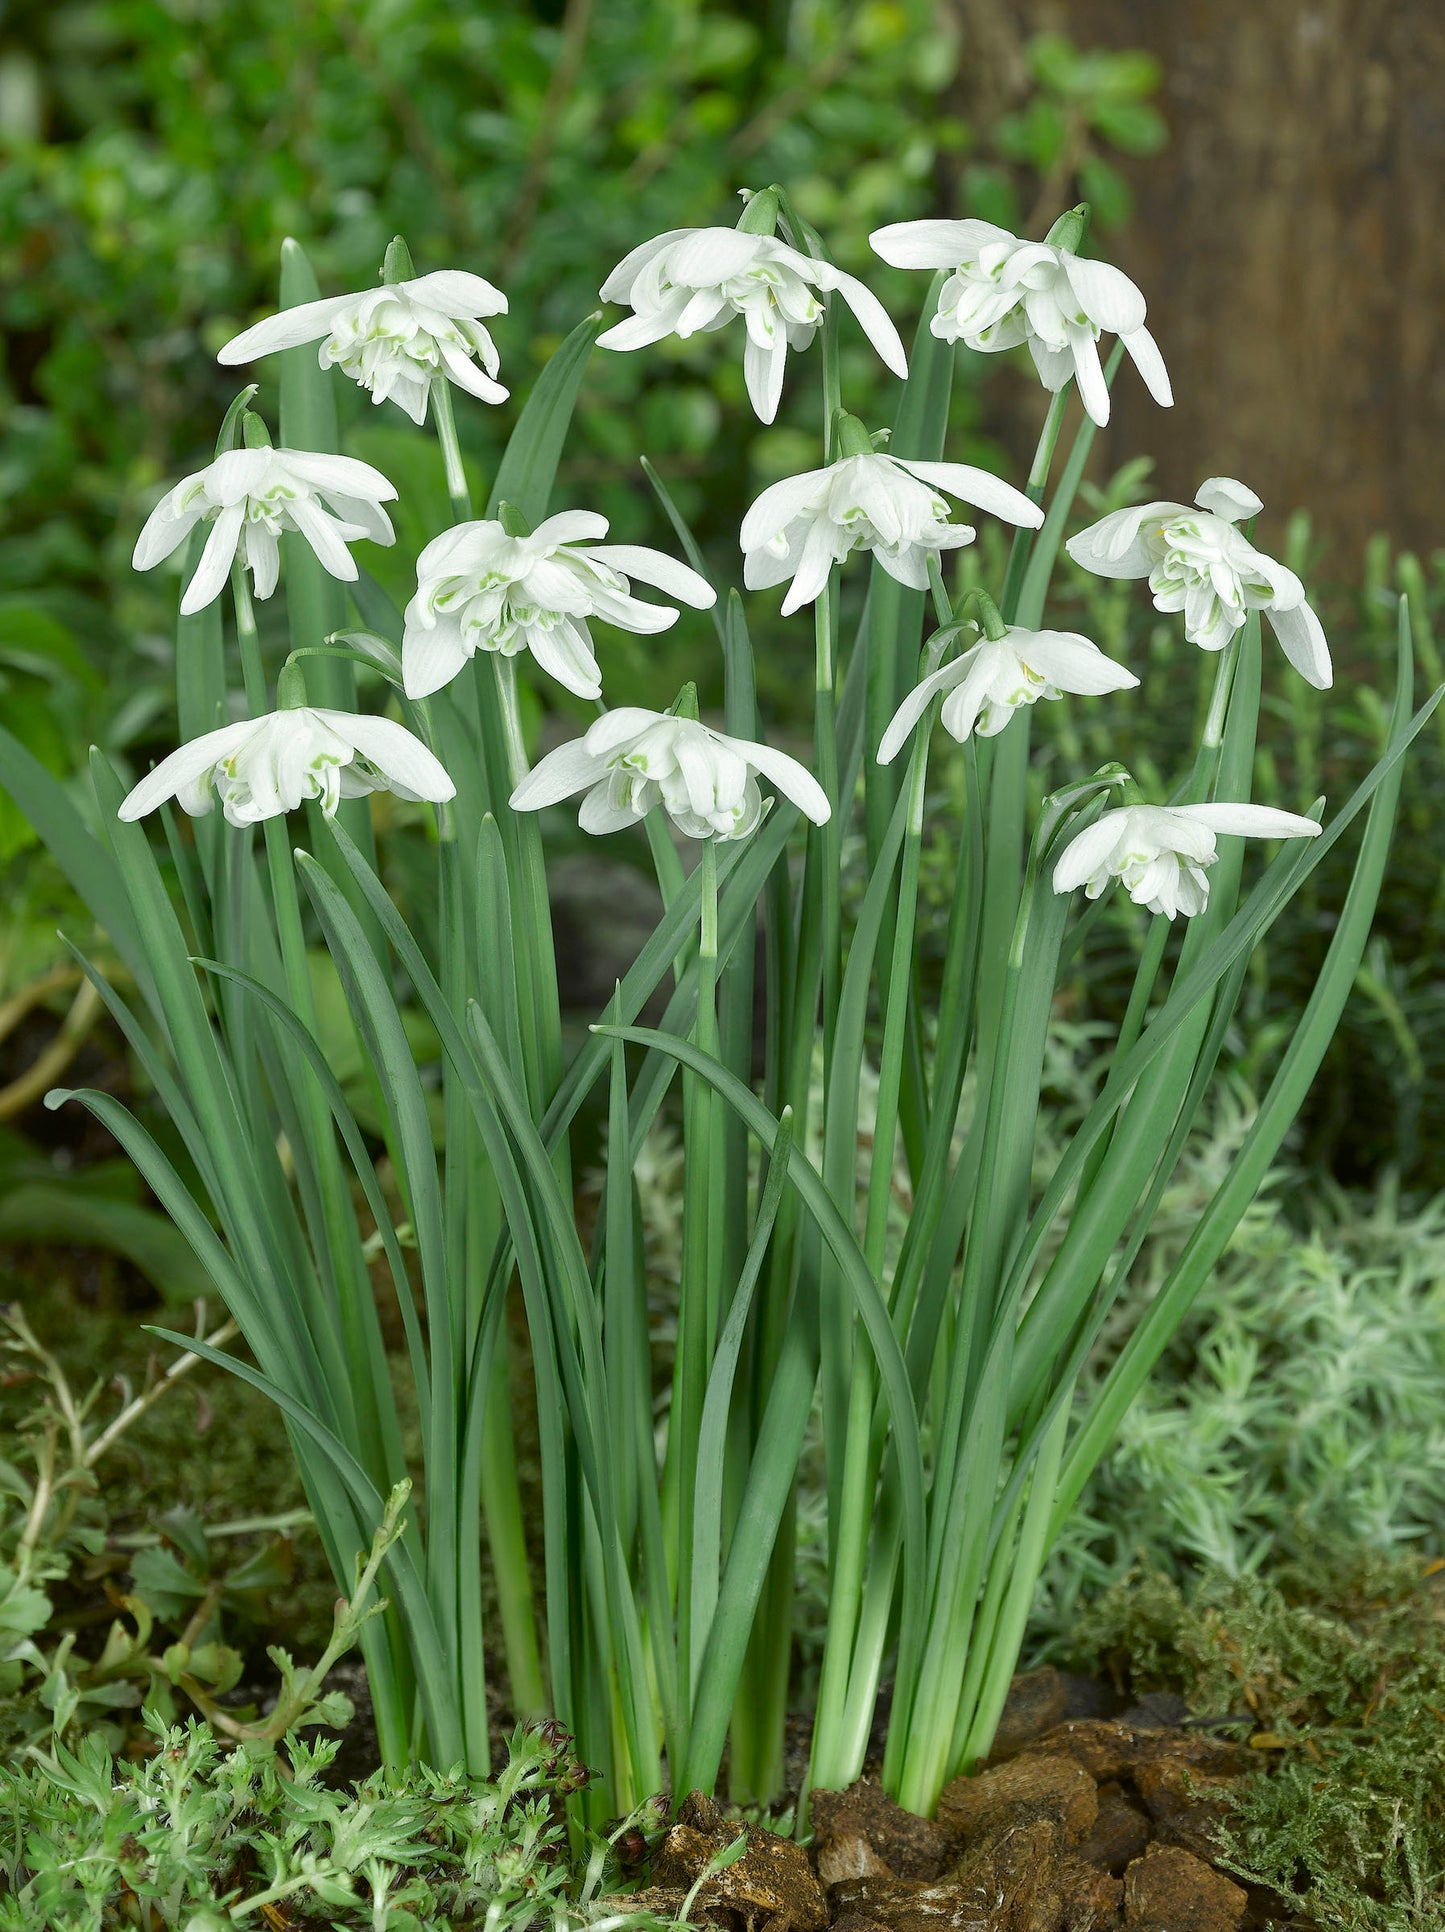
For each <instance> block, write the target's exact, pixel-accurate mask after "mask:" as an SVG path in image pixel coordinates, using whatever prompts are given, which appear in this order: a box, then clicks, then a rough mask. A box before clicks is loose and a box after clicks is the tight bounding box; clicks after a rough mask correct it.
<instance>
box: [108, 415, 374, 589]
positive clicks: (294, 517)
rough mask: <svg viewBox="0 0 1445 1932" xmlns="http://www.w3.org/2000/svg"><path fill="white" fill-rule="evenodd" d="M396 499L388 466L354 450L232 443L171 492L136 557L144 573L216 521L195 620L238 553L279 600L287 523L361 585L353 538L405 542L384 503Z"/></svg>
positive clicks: (336, 571) (194, 583)
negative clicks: (340, 452) (281, 541)
mask: <svg viewBox="0 0 1445 1932" xmlns="http://www.w3.org/2000/svg"><path fill="white" fill-rule="evenodd" d="M395 496H396V490H395V489H394V488H393V486H392V485H391V484H390V483H388V482H387V480H386V478H385V477H384V476H383V475H382V473H381V471H380V470H374V469H373V468H372V467H371V465H370V464H369V463H359V462H358V461H357V460H356V458H355V457H354V456H323V455H315V454H312V453H310V452H308V451H306V450H299V449H233V450H228V451H226V453H225V454H224V455H222V456H218V457H217V458H216V460H215V462H214V463H209V464H207V466H206V468H205V469H203V470H197V471H196V473H195V475H194V476H188V477H186V478H185V480H184V481H183V482H180V483H177V485H176V486H175V488H174V489H173V490H171V491H169V492H168V493H167V494H166V495H165V496H163V497H162V498H161V500H160V502H159V503H158V504H157V505H156V507H155V508H154V510H152V511H151V513H150V515H149V517H148V518H147V519H146V524H145V528H144V529H143V530H142V531H141V533H140V536H139V538H138V539H137V541H136V546H135V555H134V557H133V558H132V560H131V561H132V563H133V564H134V566H135V568H136V569H137V570H149V569H151V568H152V566H153V565H155V564H158V563H160V562H161V560H162V559H163V558H165V557H169V556H170V555H171V553H172V551H174V550H176V549H178V548H179V547H180V545H181V544H183V543H184V542H185V540H186V538H187V537H188V536H189V535H190V534H191V531H192V530H193V529H194V528H195V526H196V525H197V524H198V523H201V522H209V523H210V525H211V533H210V535H209V536H208V537H207V538H206V547H205V549H204V550H203V551H202V552H201V561H200V563H199V565H198V566H197V568H196V574H195V576H194V577H192V579H191V581H190V584H189V586H188V587H187V589H186V594H185V596H184V597H183V598H182V599H181V614H182V616H185V617H189V616H190V615H191V614H192V613H193V612H195V611H198V610H203V609H204V608H205V606H206V605H207V604H209V603H210V602H211V601H212V600H213V599H214V598H216V597H219V596H220V594H221V590H222V587H223V586H224V584H225V582H226V577H227V575H228V573H229V571H230V568H231V564H232V561H233V560H234V559H235V558H237V557H239V558H240V560H241V562H242V564H243V565H244V566H245V567H246V568H248V569H249V570H250V572H251V579H252V582H253V583H254V585H255V587H256V595H257V596H258V597H269V596H270V595H271V593H272V591H273V590H274V589H275V588H276V578H277V575H278V573H279V570H280V547H279V545H278V542H277V539H278V538H279V537H280V535H281V533H282V531H283V530H299V531H300V533H301V535H302V536H303V537H305V539H306V541H307V543H309V544H310V546H311V548H312V549H313V550H314V551H315V552H316V555H317V557H318V558H319V559H320V561H321V563H322V565H323V567H324V568H325V569H327V570H329V571H330V572H331V575H332V576H333V577H342V578H345V579H346V580H347V581H348V582H351V581H354V579H355V577H356V574H357V571H356V562H355V559H354V558H353V557H352V555H351V552H350V551H349V550H348V549H347V547H346V546H347V544H348V543H354V542H355V541H356V540H357V538H359V537H369V538H370V539H371V541H372V542H373V543H394V542H395V541H396V535H395V532H394V531H393V530H392V527H391V518H390V517H389V516H388V515H387V514H386V512H385V510H383V509H382V507H381V506H382V504H383V503H390V502H391V501H392V500H393V498H394V497H395Z"/></svg>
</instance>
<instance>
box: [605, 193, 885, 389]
mask: <svg viewBox="0 0 1445 1932" xmlns="http://www.w3.org/2000/svg"><path fill="white" fill-rule="evenodd" d="M777 208H778V203H777V197H776V196H775V195H773V194H772V193H771V191H769V190H764V191H763V193H761V194H757V195H754V196H753V197H752V199H751V201H750V202H749V204H748V209H747V211H746V212H745V213H744V215H743V221H742V225H741V226H740V227H738V228H670V229H669V230H668V231H667V233H666V234H663V235H655V236H654V237H653V238H652V240H651V241H647V242H643V244H642V246H641V247H640V248H634V249H633V251H632V253H631V254H630V255H627V256H624V258H623V259H622V260H621V261H620V262H619V263H618V264H617V266H616V268H614V269H613V271H612V273H611V274H610V275H609V276H608V277H607V280H606V281H605V282H604V283H603V284H602V291H601V292H602V299H603V301H604V302H624V303H626V304H627V305H628V306H629V307H630V308H631V309H632V310H633V314H632V315H630V316H629V317H628V318H627V319H626V321H623V322H618V323H615V324H614V325H613V326H612V327H611V328H610V329H605V330H604V331H603V333H602V334H601V335H600V336H598V338H597V341H598V344H599V346H600V347H602V348H604V349H641V348H644V347H646V346H647V345H648V344H649V343H653V342H660V341H661V340H662V338H663V337H664V336H668V335H677V336H682V337H687V336H690V335H696V334H697V333H699V331H702V330H709V329H720V328H722V327H724V326H725V324H727V323H728V322H730V321H731V320H732V318H733V317H734V316H735V315H740V316H742V318H743V320H744V322H745V323H746V325H747V347H746V349H745V350H744V352H743V375H744V378H745V380H746V382H747V386H748V396H749V398H750V400H751V402H752V405H753V408H754V410H755V411H756V412H757V415H758V417H759V418H760V420H761V421H763V422H765V423H770V422H772V420H773V418H774V417H775V416H776V415H777V413H778V398H779V396H780V395H781V394H782V388H783V365H784V364H785V363H786V361H787V357H788V350H789V349H790V348H792V349H806V348H807V346H808V344H809V343H810V342H811V341H812V340H813V336H814V333H815V332H816V330H817V327H818V324H819V323H820V322H821V320H822V319H823V313H824V304H823V302H822V300H821V299H820V297H821V296H824V295H828V294H831V293H834V292H836V293H837V294H839V295H841V296H842V298H843V300H844V301H845V302H846V303H847V304H848V306H849V308H850V309H852V311H853V313H854V315H855V316H856V317H857V318H858V321H859V323H860V324H861V326H862V329H863V333H864V334H865V335H866V336H867V337H868V340H869V341H870V342H871V343H872V344H873V347H874V348H875V349H876V350H877V351H878V353H879V355H880V356H881V357H882V358H883V360H884V362H885V363H886V364H887V365H888V367H889V368H890V369H891V370H892V371H893V373H894V375H896V376H906V375H907V374H908V358H907V356H906V355H905V353H904V349H903V342H902V339H901V337H900V336H899V334H898V331H897V329H896V328H894V326H893V323H892V321H891V320H890V318H889V315H888V311H887V310H886V309H885V308H884V307H883V304H882V303H881V302H880V301H879V300H878V298H877V296H876V295H874V294H873V292H872V291H871V289H869V288H867V287H865V285H864V284H863V283H862V282H860V281H859V280H858V279H857V277H856V276H853V275H846V274H844V272H843V270H842V269H840V268H834V267H833V265H832V263H831V262H821V261H815V260H814V259H813V258H812V257H811V256H809V255H804V254H802V253H801V252H800V251H799V250H798V249H796V248H790V247H789V246H788V245H787V243H786V242H782V241H779V240H778V238H777V236H776V235H775V234H774V233H773V228H774V225H775V224H776V220H777ZM764 229H765V230H766V232H762V231H763V230H764Z"/></svg>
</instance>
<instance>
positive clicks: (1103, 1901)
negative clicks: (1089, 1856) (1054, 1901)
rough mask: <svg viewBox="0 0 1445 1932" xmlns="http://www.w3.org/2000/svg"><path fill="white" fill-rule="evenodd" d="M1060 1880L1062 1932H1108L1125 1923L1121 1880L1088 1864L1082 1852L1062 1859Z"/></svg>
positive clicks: (1059, 1870)
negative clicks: (1109, 1929)
mask: <svg viewBox="0 0 1445 1932" xmlns="http://www.w3.org/2000/svg"><path fill="white" fill-rule="evenodd" d="M1057 1879H1058V1886H1059V1891H1060V1893H1061V1895H1062V1898H1063V1932H1108V1928H1111V1927H1115V1926H1119V1925H1122V1923H1123V1919H1124V1885H1123V1881H1122V1879H1118V1878H1115V1877H1112V1876H1111V1875H1110V1874H1109V1873H1108V1872H1103V1871H1100V1870H1099V1868H1098V1866H1097V1865H1091V1864H1089V1863H1088V1862H1087V1861H1086V1860H1085V1859H1084V1857H1083V1855H1082V1852H1079V1853H1072V1852H1071V1853H1069V1854H1068V1855H1067V1856H1065V1857H1064V1858H1061V1859H1060V1860H1059V1865H1058V1873H1057Z"/></svg>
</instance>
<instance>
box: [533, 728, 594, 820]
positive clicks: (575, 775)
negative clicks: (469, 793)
mask: <svg viewBox="0 0 1445 1932" xmlns="http://www.w3.org/2000/svg"><path fill="white" fill-rule="evenodd" d="M606 770H607V758H606V756H605V755H604V754H602V753H599V752H596V751H592V750H589V749H588V746H587V740H586V739H585V738H573V739H571V740H570V741H569V742H568V743H567V744H565V745H558V747H557V749H556V750H555V751H549V752H548V753H547V755H546V757H545V758H542V759H539V761H538V762H537V763H536V764H535V765H534V766H533V767H532V769H531V770H530V771H529V772H528V773H527V776H526V777H525V778H524V779H523V780H522V781H521V783H520V784H519V785H518V786H517V788H516V790H515V791H514V792H513V793H512V796H511V799H510V801H509V802H510V804H511V806H512V809H513V810H514V811H518V812H536V811H540V810H541V808H542V807H543V806H544V805H556V804H558V803H559V802H560V801H561V800H562V799H564V798H571V797H572V795H573V793H574V792H580V791H582V790H584V789H585V788H586V787H587V786H588V785H595V784H596V782H597V780H598V779H599V778H601V777H602V776H603V774H604V773H605V772H606Z"/></svg>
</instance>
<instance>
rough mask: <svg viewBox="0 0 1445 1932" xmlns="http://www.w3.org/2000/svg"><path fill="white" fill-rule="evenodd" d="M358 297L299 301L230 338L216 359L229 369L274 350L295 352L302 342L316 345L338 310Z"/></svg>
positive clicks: (348, 305)
mask: <svg viewBox="0 0 1445 1932" xmlns="http://www.w3.org/2000/svg"><path fill="white" fill-rule="evenodd" d="M360 300H361V297H360V296H359V295H326V296H323V297H322V299H321V300H320V301H319V302H302V303H299V304H298V305H297V307H296V308H294V309H282V310H281V312H280V314H279V315H270V316H267V318H266V320H265V321H264V322H256V323H254V324H253V325H252V326H251V327H250V328H249V329H243V330H242V331H241V333H240V334H239V335H233V336H232V337H231V340H230V341H229V342H228V343H227V344H226V346H225V348H224V349H222V350H221V351H220V352H219V353H218V354H217V356H216V360H217V362H223V363H225V364H226V365H227V366H228V367H229V366H230V365H231V364H232V363H237V362H255V361H257V360H258V359H259V358H260V357H261V356H269V355H273V354H274V353H275V351H276V350H277V349H294V348H296V347H297V346H298V345H299V344H300V343H302V342H317V341H319V340H320V339H321V337H322V336H323V335H329V334H330V333H331V324H332V323H333V322H334V321H335V319H336V317H337V316H338V315H340V313H341V311H342V310H343V309H346V308H350V306H351V304H352V303H353V302H359V301H360Z"/></svg>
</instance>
